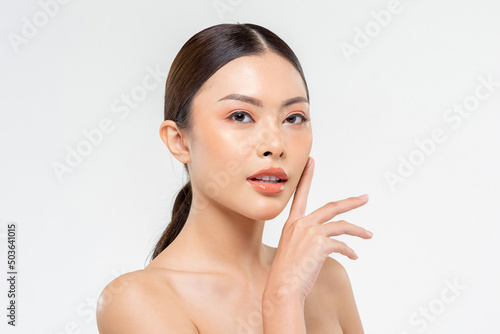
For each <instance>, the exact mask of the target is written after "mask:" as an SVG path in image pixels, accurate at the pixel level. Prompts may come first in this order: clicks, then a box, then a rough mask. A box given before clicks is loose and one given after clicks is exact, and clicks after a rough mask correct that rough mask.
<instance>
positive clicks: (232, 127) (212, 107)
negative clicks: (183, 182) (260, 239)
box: [188, 52, 312, 220]
mask: <svg viewBox="0 0 500 334" xmlns="http://www.w3.org/2000/svg"><path fill="white" fill-rule="evenodd" d="M233 94H237V95H239V96H240V97H241V96H244V97H248V98H246V100H245V98H244V99H243V100H242V99H238V97H235V96H234V95H233ZM230 95H233V96H232V97H231V96H230ZM296 98H298V99H296ZM291 99H294V101H292V103H291V104H290V103H288V104H286V102H287V101H290V100H291ZM250 100H252V101H254V102H255V103H251V102H250ZM192 106H193V109H192V112H193V114H192V120H193V123H192V125H193V128H192V130H193V131H192V136H193V137H192V138H189V143H190V144H189V145H188V146H189V157H190V162H189V163H188V168H189V173H190V179H191V184H192V187H193V192H194V196H195V202H196V200H198V202H197V205H198V206H197V207H195V206H196V205H194V204H195V203H193V207H192V209H203V208H204V207H205V205H206V204H208V203H211V204H215V205H219V206H222V207H225V208H227V209H230V210H233V211H235V212H237V213H239V214H241V215H244V216H246V217H248V218H251V219H256V220H270V219H273V218H275V217H276V216H277V215H279V214H280V213H281V212H282V211H283V209H284V208H285V206H286V204H287V203H288V201H289V200H290V198H291V196H292V194H293V192H294V190H295V188H296V187H297V184H298V182H299V179H300V176H301V174H302V171H303V169H304V167H305V164H306V162H307V159H308V157H309V154H310V151H311V146H312V129H311V122H310V121H308V120H309V119H310V113H309V104H308V102H307V94H306V89H305V85H304V82H303V80H302V78H301V76H300V74H299V72H298V71H297V70H296V69H295V68H294V67H293V65H292V64H291V63H290V62H289V61H288V60H286V59H285V58H283V57H281V56H279V55H277V54H275V53H270V52H268V53H266V54H265V55H252V56H244V57H239V58H236V59H234V60H232V61H231V62H229V63H227V64H226V65H225V66H223V67H222V68H220V69H219V70H218V71H217V72H216V73H215V74H214V75H213V76H211V77H210V78H209V80H207V81H206V82H205V83H204V85H203V86H202V87H201V89H200V90H199V91H198V92H197V94H196V95H195V97H194V99H193V105H192ZM303 117H305V118H306V121H304V119H303ZM269 166H272V167H280V168H282V169H283V170H284V171H285V172H286V174H287V177H288V180H287V181H286V182H285V183H284V189H283V190H282V191H280V192H278V193H273V194H269V193H264V192H262V191H259V190H257V189H256V188H255V187H254V186H252V184H251V183H250V182H248V181H247V178H249V177H250V176H251V175H252V174H254V173H256V172H257V171H259V170H261V169H263V168H266V167H269Z"/></svg>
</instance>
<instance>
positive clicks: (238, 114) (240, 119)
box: [229, 111, 252, 123]
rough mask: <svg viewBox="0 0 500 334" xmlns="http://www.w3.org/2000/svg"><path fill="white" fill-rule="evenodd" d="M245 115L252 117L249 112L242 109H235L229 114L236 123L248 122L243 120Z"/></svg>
mask: <svg viewBox="0 0 500 334" xmlns="http://www.w3.org/2000/svg"><path fill="white" fill-rule="evenodd" d="M245 116H248V117H249V118H252V116H250V114H249V113H247V112H244V111H237V112H235V113H232V114H231V116H229V118H230V119H234V120H235V121H236V122H238V123H248V122H243V120H244V119H245Z"/></svg>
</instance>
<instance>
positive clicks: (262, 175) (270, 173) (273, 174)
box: [248, 167, 288, 182]
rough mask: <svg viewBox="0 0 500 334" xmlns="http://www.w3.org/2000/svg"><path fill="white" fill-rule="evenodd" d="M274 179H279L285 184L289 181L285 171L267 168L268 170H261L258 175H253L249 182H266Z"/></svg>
mask: <svg viewBox="0 0 500 334" xmlns="http://www.w3.org/2000/svg"><path fill="white" fill-rule="evenodd" d="M273 178H277V179H279V180H277V181H278V182H280V181H281V182H285V181H286V180H288V175H287V174H286V173H285V171H284V170H283V168H276V167H266V168H263V169H261V170H259V171H258V172H257V173H255V174H253V175H251V176H250V177H248V179H249V180H256V179H260V180H266V179H268V180H269V179H270V180H272V179H273Z"/></svg>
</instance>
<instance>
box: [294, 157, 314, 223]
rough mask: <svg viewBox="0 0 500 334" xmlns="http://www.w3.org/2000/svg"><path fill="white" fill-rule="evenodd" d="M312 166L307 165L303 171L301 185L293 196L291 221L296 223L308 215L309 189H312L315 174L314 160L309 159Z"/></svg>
mask: <svg viewBox="0 0 500 334" xmlns="http://www.w3.org/2000/svg"><path fill="white" fill-rule="evenodd" d="M307 162H308V163H310V165H309V166H308V165H307V163H306V167H305V168H304V170H303V171H302V175H301V176H300V181H299V184H298V185H297V188H296V189H295V194H294V195H293V201H292V206H291V208H290V215H289V217H288V219H289V220H291V221H295V220H297V219H299V218H302V217H304V215H305V213H306V206H307V196H308V195H309V189H310V188H311V183H312V178H313V174H314V173H313V172H314V159H313V158H311V157H309V159H308V160H307Z"/></svg>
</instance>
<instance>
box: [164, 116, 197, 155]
mask: <svg viewBox="0 0 500 334" xmlns="http://www.w3.org/2000/svg"><path fill="white" fill-rule="evenodd" d="M160 137H161V140H162V141H163V142H164V143H165V145H167V147H168V149H169V150H170V153H172V155H173V156H174V157H175V158H176V159H177V160H179V161H180V162H182V163H183V164H186V163H188V162H190V161H191V156H190V154H189V149H188V147H187V145H186V142H187V138H184V137H185V135H184V134H183V133H181V131H180V130H179V128H178V127H177V124H176V123H175V122H174V121H172V120H166V121H163V123H161V125H160Z"/></svg>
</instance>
